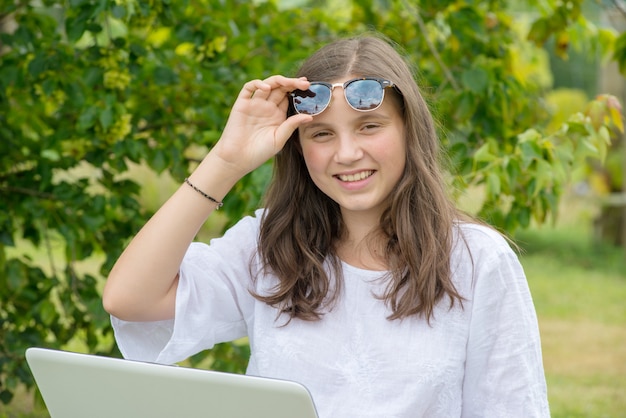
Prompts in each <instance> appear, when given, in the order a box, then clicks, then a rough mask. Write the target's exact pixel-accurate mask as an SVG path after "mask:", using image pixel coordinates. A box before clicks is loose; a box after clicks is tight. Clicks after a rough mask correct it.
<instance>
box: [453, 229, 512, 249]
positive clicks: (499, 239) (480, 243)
mask: <svg viewBox="0 0 626 418" xmlns="http://www.w3.org/2000/svg"><path fill="white" fill-rule="evenodd" d="M453 240H454V242H453V247H454V248H457V249H458V248H459V245H460V246H461V248H463V247H464V248H466V249H467V250H469V251H470V252H471V253H472V254H474V253H480V252H488V253H489V254H498V253H502V252H507V253H508V252H511V251H513V249H512V247H514V246H515V244H514V243H513V241H512V240H510V239H509V238H508V237H506V235H504V234H503V233H501V232H499V231H498V230H496V229H495V228H494V227H491V226H489V225H486V224H482V223H477V222H465V221H463V222H457V223H455V224H454V232H453Z"/></svg>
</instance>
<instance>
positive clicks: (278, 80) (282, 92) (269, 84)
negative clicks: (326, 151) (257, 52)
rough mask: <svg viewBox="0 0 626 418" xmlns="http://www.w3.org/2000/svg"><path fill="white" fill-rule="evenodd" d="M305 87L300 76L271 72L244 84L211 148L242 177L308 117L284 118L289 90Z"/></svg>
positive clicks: (306, 86)
mask: <svg viewBox="0 0 626 418" xmlns="http://www.w3.org/2000/svg"><path fill="white" fill-rule="evenodd" d="M307 88H309V82H308V81H307V80H306V79H304V78H300V79H298V78H287V77H283V76H280V75H275V76H272V77H269V78H267V79H266V80H253V81H250V82H248V83H246V84H245V85H244V86H243V88H242V90H241V92H240V93H239V96H238V97H237V100H236V101H235V104H234V105H233V107H232V110H231V113H230V116H229V118H228V121H227V123H226V127H225V128H224V131H223V133H222V136H221V138H220V140H219V141H218V142H217V144H216V145H215V147H214V148H213V149H212V150H211V152H210V154H213V155H212V157H213V158H219V159H220V160H222V161H223V162H224V163H225V164H224V166H226V167H230V168H231V169H232V170H233V171H232V173H234V174H236V175H238V176H239V177H243V176H244V175H245V174H247V173H249V172H251V171H253V170H254V169H256V168H257V167H259V166H260V165H262V164H263V163H264V162H265V161H267V160H268V159H270V158H271V157H273V156H274V155H276V154H277V153H278V152H279V151H280V150H281V149H282V148H283V146H284V145H285V143H286V142H287V140H288V139H289V137H290V136H291V134H292V133H293V132H294V131H295V130H296V129H297V128H298V127H299V126H300V125H302V124H304V123H307V122H310V121H311V120H312V116H310V115H300V114H296V115H293V116H291V117H289V118H287V109H288V106H289V100H290V99H289V92H290V91H293V90H296V89H302V90H305V89H307Z"/></svg>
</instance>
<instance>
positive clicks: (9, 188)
mask: <svg viewBox="0 0 626 418" xmlns="http://www.w3.org/2000/svg"><path fill="white" fill-rule="evenodd" d="M2 192H9V193H19V194H25V195H27V196H33V197H38V198H41V199H47V200H59V199H58V198H57V197H56V196H55V195H53V194H51V193H43V192H38V191H37V190H32V189H26V188H24V187H13V186H0V193H2Z"/></svg>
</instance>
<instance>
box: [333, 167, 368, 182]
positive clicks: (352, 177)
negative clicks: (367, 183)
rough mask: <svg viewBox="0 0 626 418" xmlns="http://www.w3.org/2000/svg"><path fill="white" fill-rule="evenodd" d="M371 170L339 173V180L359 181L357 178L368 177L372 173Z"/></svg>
mask: <svg viewBox="0 0 626 418" xmlns="http://www.w3.org/2000/svg"><path fill="white" fill-rule="evenodd" d="M372 173H373V172H372V171H371V170H369V171H361V172H360V173H356V174H347V175H339V176H338V177H339V180H341V181H359V180H363V179H365V178H368V177H369V176H371V175H372Z"/></svg>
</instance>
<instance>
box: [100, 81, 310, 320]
mask: <svg viewBox="0 0 626 418" xmlns="http://www.w3.org/2000/svg"><path fill="white" fill-rule="evenodd" d="M308 86H309V82H308V81H307V80H305V79H295V78H286V77H283V76H272V77H270V78H268V79H266V80H254V81H250V82H248V83H246V84H245V85H244V87H243V88H242V90H241V92H240V93H239V96H238V97H237V100H236V101H235V104H234V105H233V108H232V110H231V114H230V116H229V118H228V122H227V123H226V127H225V128H224V131H223V133H222V137H221V138H220V140H219V141H218V142H217V144H215V146H214V147H213V148H212V149H211V151H210V152H209V153H208V154H207V156H206V157H205V158H204V160H203V161H202V162H201V163H200V165H199V166H198V168H196V170H195V171H194V172H193V173H192V174H191V175H190V176H189V179H188V183H183V184H182V185H181V186H180V187H179V188H178V190H177V191H176V192H175V193H174V194H173V195H172V196H171V197H170V198H169V199H168V200H167V201H166V202H165V204H163V206H162V207H161V208H160V209H159V210H158V211H157V212H156V213H155V214H154V216H153V217H152V218H151V219H150V220H149V221H148V222H147V223H146V224H145V226H144V227H143V228H142V229H141V230H140V231H139V233H138V234H137V235H136V236H135V237H134V238H133V240H132V241H131V242H130V244H129V245H128V247H127V248H126V249H125V250H124V252H123V253H122V255H121V256H120V258H119V259H118V260H117V262H116V263H115V266H114V267H113V269H112V270H111V273H110V274H109V277H108V279H107V282H106V285H105V288H104V293H103V304H104V308H105V309H106V311H107V312H109V313H110V314H112V315H114V316H116V317H118V318H120V319H123V320H127V321H156V320H164V319H171V318H173V317H174V310H175V301H176V289H177V284H178V271H179V268H180V264H181V262H182V260H183V257H184V255H185V252H186V251H187V248H188V247H189V244H190V243H191V242H192V240H193V239H194V237H195V236H196V234H197V233H198V231H199V229H200V227H201V226H202V224H203V223H204V222H205V221H206V219H207V217H208V216H209V215H210V214H211V212H213V211H214V210H215V209H216V208H217V206H218V204H217V203H216V202H215V201H221V199H223V197H224V196H225V195H226V194H227V193H228V191H229V190H230V189H231V188H232V187H233V185H234V184H235V183H236V182H237V181H238V180H239V179H241V178H242V177H243V176H244V175H246V174H247V173H249V172H250V171H253V170H254V169H256V168H257V167H259V166H260V165H261V164H263V163H264V162H265V161H267V160H268V159H269V158H271V157H272V156H274V155H275V154H276V153H277V152H278V151H280V150H281V149H282V147H283V146H284V145H285V143H286V141H287V140H288V139H289V137H290V136H291V134H292V133H293V131H294V130H295V129H297V128H298V126H300V125H301V124H303V123H306V122H309V121H310V120H311V118H312V117H311V116H308V115H294V116H291V117H289V118H287V117H286V114H287V107H288V92H289V91H292V90H295V89H306V88H308ZM205 195H208V196H210V197H211V198H213V199H214V200H215V201H211V200H210V199H208V198H207V197H206V196H205Z"/></svg>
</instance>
